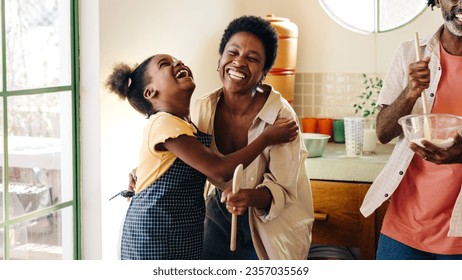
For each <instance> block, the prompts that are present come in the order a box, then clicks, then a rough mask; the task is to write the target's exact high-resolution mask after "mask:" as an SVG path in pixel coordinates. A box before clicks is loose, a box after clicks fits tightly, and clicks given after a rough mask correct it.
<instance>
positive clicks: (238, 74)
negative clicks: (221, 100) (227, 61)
mask: <svg viewBox="0 0 462 280" xmlns="http://www.w3.org/2000/svg"><path fill="white" fill-rule="evenodd" d="M228 74H229V76H230V77H231V78H233V79H239V80H242V79H244V78H245V75H244V74H242V73H241V72H237V71H234V70H229V72H228Z"/></svg>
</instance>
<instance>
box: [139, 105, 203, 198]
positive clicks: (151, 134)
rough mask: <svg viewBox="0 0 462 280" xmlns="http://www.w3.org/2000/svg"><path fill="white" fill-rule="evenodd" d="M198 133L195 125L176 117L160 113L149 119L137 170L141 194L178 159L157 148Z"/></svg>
mask: <svg viewBox="0 0 462 280" xmlns="http://www.w3.org/2000/svg"><path fill="white" fill-rule="evenodd" d="M196 132H197V130H196V128H195V127H194V125H192V124H191V123H189V122H187V121H185V120H182V119H181V118H178V117H176V116H174V115H171V114H169V113H165V112H159V113H156V114H154V115H151V116H150V117H149V122H148V124H147V125H146V127H145V128H144V133H143V142H142V144H141V149H140V157H139V162H138V167H137V169H136V177H137V181H136V189H135V192H136V193H139V192H141V191H142V190H144V189H146V188H147V187H149V186H150V185H152V184H153V183H154V182H155V181H156V180H157V179H158V178H159V177H160V176H162V175H163V174H164V173H165V172H167V170H168V169H169V168H170V166H172V164H173V162H174V161H175V159H176V158H177V157H176V156H175V155H174V154H172V153H171V152H169V151H158V150H156V149H155V146H156V145H157V144H159V143H165V140H167V139H170V138H176V137H178V136H180V135H190V136H193V137H195V133H196Z"/></svg>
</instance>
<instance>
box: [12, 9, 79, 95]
mask: <svg viewBox="0 0 462 280" xmlns="http://www.w3.org/2000/svg"><path fill="white" fill-rule="evenodd" d="M5 10H6V11H5V25H6V26H5V27H6V67H7V90H10V91H11V90H21V89H31V88H44V87H51V86H62V85H69V84H70V82H71V71H70V63H71V62H70V58H71V55H70V54H71V52H70V50H71V49H70V32H69V31H70V22H69V18H70V16H69V12H70V8H69V1H58V0H21V1H18V0H5Z"/></svg>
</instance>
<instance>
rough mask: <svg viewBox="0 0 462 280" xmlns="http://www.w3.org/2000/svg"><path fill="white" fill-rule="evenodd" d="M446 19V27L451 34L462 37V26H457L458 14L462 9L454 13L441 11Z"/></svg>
mask: <svg viewBox="0 0 462 280" xmlns="http://www.w3.org/2000/svg"><path fill="white" fill-rule="evenodd" d="M441 12H442V14H443V19H444V25H445V26H446V28H447V29H448V31H449V33H451V34H452V35H454V36H457V37H462V25H460V24H456V22H455V21H456V20H457V18H456V16H455V14H456V12H461V11H460V9H457V10H453V11H452V12H450V13H448V12H446V11H444V10H441Z"/></svg>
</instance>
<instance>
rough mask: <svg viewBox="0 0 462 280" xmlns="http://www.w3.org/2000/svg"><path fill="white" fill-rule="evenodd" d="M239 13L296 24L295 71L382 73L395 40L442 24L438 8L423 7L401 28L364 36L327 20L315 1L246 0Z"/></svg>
mask: <svg viewBox="0 0 462 280" xmlns="http://www.w3.org/2000/svg"><path fill="white" fill-rule="evenodd" d="M422 1H425V0H422ZM243 12H244V13H248V14H257V15H266V14H275V15H276V16H280V17H285V18H289V19H290V20H291V21H292V22H294V23H296V24H297V26H298V29H299V35H298V57H297V72H319V73H325V72H331V73H332V72H333V73H336V72H337V73H374V72H377V73H385V72H386V71H387V69H388V65H389V63H390V57H391V56H392V54H393V52H394V50H395V49H396V47H397V45H398V43H399V42H401V41H404V40H412V39H414V33H415V32H416V31H417V32H419V34H420V37H424V35H427V34H430V33H432V32H434V31H435V28H436V27H438V26H439V25H440V24H441V23H442V18H441V12H440V10H439V9H435V10H434V11H433V12H432V11H431V9H427V10H426V11H425V12H424V13H423V14H421V15H420V16H419V17H418V18H416V19H415V20H414V21H412V22H411V23H410V24H408V25H406V26H404V27H402V28H399V29H396V30H393V31H390V32H386V33H380V34H369V35H365V34H359V33H355V32H353V31H350V30H347V29H345V28H343V27H341V26H340V25H339V24H337V23H336V22H334V21H333V20H331V19H330V18H329V16H328V15H327V14H326V13H325V12H324V10H323V9H322V7H321V5H320V4H319V2H318V0H284V1H281V0H265V1H262V0H247V1H244V2H243ZM360 16H361V14H358V17H360Z"/></svg>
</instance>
